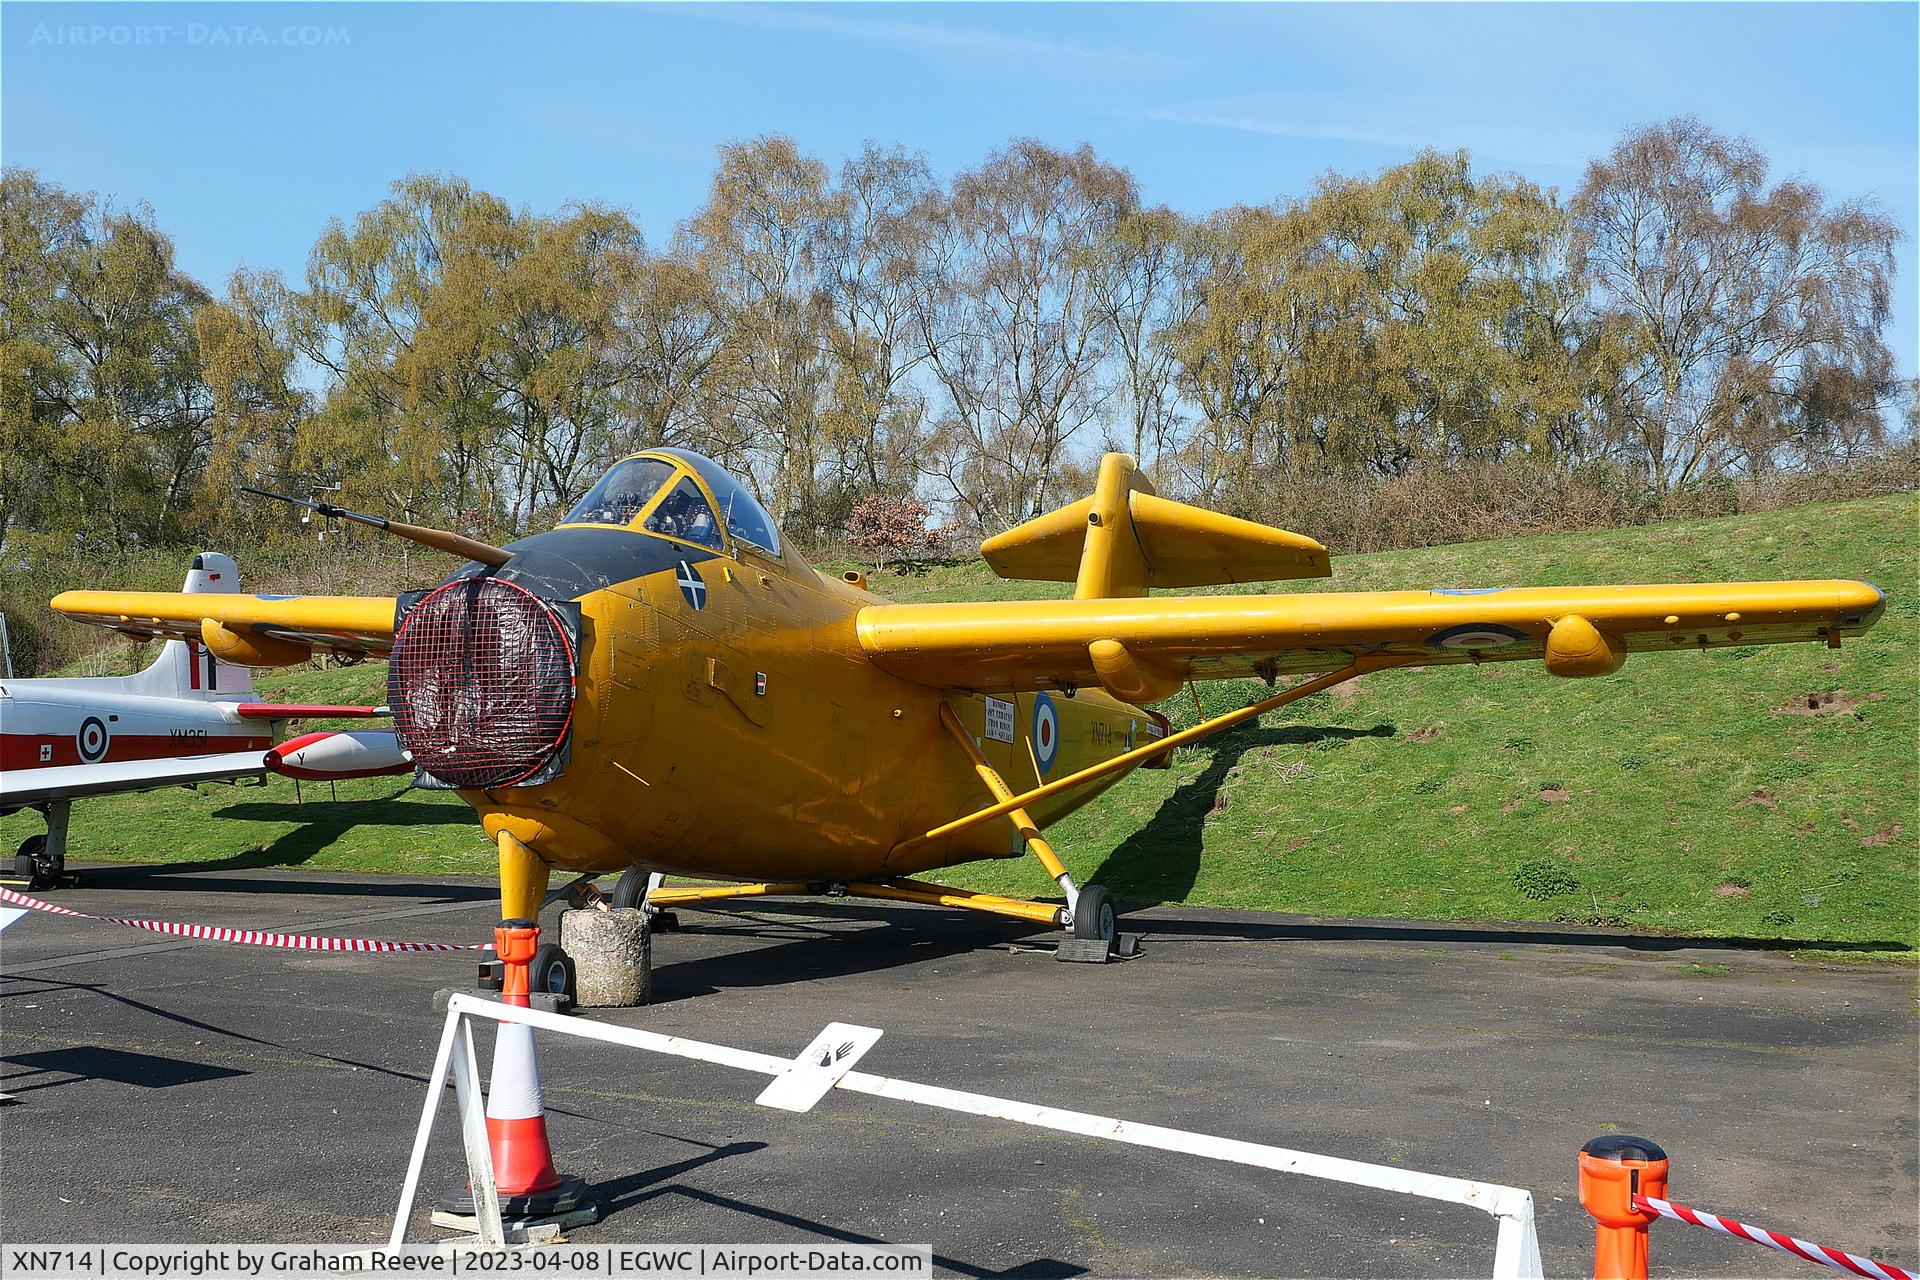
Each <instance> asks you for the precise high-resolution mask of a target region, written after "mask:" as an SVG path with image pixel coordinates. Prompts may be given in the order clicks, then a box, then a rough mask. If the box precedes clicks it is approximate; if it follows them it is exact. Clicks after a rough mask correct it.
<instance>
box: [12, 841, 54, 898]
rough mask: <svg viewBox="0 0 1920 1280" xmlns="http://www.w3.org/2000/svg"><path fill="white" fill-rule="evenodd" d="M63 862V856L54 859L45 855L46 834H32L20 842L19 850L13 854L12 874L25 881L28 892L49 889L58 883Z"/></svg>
mask: <svg viewBox="0 0 1920 1280" xmlns="http://www.w3.org/2000/svg"><path fill="white" fill-rule="evenodd" d="M65 863H66V859H65V858H60V859H58V860H55V859H53V858H50V857H48V856H47V838H46V836H44V835H32V836H28V837H27V838H26V839H25V840H22V841H21V842H20V849H19V852H17V853H15V854H14V856H13V874H14V875H15V876H17V877H18V878H20V879H22V880H25V881H26V882H27V892H29V893H32V892H34V891H35V890H38V889H51V888H53V887H54V886H55V885H57V884H59V883H60V873H61V871H63V870H64V869H65Z"/></svg>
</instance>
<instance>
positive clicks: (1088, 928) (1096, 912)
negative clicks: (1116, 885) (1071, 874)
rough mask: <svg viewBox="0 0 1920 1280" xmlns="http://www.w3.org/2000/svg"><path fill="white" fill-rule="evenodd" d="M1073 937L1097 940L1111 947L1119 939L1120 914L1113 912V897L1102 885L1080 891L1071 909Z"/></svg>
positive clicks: (1091, 886)
mask: <svg viewBox="0 0 1920 1280" xmlns="http://www.w3.org/2000/svg"><path fill="white" fill-rule="evenodd" d="M1073 936H1074V937H1076V938H1088V939H1093V938H1098V939H1102V940H1104V941H1105V942H1106V944H1107V945H1108V946H1109V947H1111V946H1113V945H1114V944H1115V943H1116V942H1117V941H1118V940H1119V937H1120V913H1119V912H1118V911H1116V910H1114V907H1113V897H1112V895H1111V894H1109V893H1108V892H1107V886H1105V885H1103V884H1090V885H1088V886H1086V887H1085V888H1083V889H1082V890H1080V900H1079V902H1077V903H1076V904H1075V905H1074V909H1073Z"/></svg>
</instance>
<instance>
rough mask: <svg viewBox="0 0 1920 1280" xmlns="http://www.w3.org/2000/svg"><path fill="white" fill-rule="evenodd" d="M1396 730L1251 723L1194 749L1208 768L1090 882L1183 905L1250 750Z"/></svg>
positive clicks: (1121, 894) (1140, 900)
mask: <svg viewBox="0 0 1920 1280" xmlns="http://www.w3.org/2000/svg"><path fill="white" fill-rule="evenodd" d="M1393 732H1394V729H1393V726H1392V725H1390V724H1377V725H1375V726H1373V728H1371V729H1345V728H1340V727H1338V726H1334V725H1309V724H1289V725H1259V726H1257V727H1256V726H1253V725H1248V726H1244V727H1241V728H1237V729H1229V730H1227V731H1226V732H1224V733H1221V734H1218V735H1216V736H1214V737H1213V738H1211V739H1209V740H1208V742H1207V744H1206V745H1205V746H1201V747H1198V748H1195V750H1198V751H1201V752H1204V753H1206V754H1207V756H1208V760H1207V767H1206V768H1205V769H1203V770H1201V771H1200V773H1199V775H1198V776H1197V777H1194V778H1191V779H1189V780H1188V781H1186V782H1183V783H1181V784H1180V786H1179V787H1178V788H1177V789H1176V790H1175V791H1174V793H1173V794H1172V795H1171V796H1168V797H1167V799H1166V802H1165V803H1164V804H1162V805H1161V806H1160V808H1159V810H1158V811H1157V812H1156V813H1155V814H1154V815H1153V817H1152V818H1150V819H1148V821H1147V824H1146V825H1145V826H1143V827H1141V828H1140V829H1139V830H1138V831H1135V832H1134V833H1133V834H1132V835H1130V836H1128V837H1127V838H1126V839H1125V840H1123V841H1122V842H1121V843H1120V846H1119V847H1118V848H1116V849H1115V850H1114V851H1113V852H1112V853H1110V854H1108V855H1107V858H1106V860H1105V861H1104V862H1102V863H1101V864H1100V869H1099V870H1097V871H1095V872H1094V873H1093V875H1092V876H1090V877H1089V878H1088V881H1089V883H1092V884H1103V885H1106V886H1107V888H1108V889H1110V890H1111V891H1112V892H1113V894H1114V896H1115V897H1116V898H1123V899H1125V900H1126V901H1127V902H1128V903H1129V904H1130V905H1141V904H1146V903H1161V902H1184V901H1185V900H1186V898H1187V895H1188V894H1190V893H1192V892H1193V886H1194V882H1195V881H1196V880H1198V879H1199V877H1200V859H1201V856H1202V854H1203V853H1204V835H1205V827H1206V821H1207V817H1208V815H1210V814H1211V813H1212V812H1213V811H1214V809H1215V808H1216V807H1217V806H1218V805H1219V803H1220V788H1221V787H1223V786H1224V785H1226V781H1227V776H1228V775H1229V774H1230V773H1232V772H1233V770H1234V769H1235V768H1236V767H1237V766H1238V765H1239V763H1240V759H1241V757H1242V756H1244V755H1246V753H1247V752H1249V751H1255V750H1259V749H1262V748H1265V747H1278V746H1294V747H1305V746H1312V745H1313V744H1315V743H1318V742H1328V741H1336V742H1337V741H1345V740H1348V739H1352V738H1390V737H1392V736H1393Z"/></svg>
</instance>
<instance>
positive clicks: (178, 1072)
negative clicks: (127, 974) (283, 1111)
mask: <svg viewBox="0 0 1920 1280" xmlns="http://www.w3.org/2000/svg"><path fill="white" fill-rule="evenodd" d="M0 1062H3V1063H6V1064H7V1065H8V1066H11V1067H24V1068H26V1069H25V1070H24V1071H14V1072H9V1073H7V1074H6V1075H4V1076H0V1085H5V1086H6V1089H5V1092H7V1093H11V1094H15V1095H19V1094H23V1093H31V1092H33V1091H34V1090H36V1089H51V1088H54V1087H56V1086H58V1085H63V1084H78V1083H79V1082H81V1081H83V1080H105V1081H109V1082H111V1083H114V1084H125V1085H136V1086H138V1087H139V1088H142V1089H169V1088H172V1087H173V1086H174V1085H179V1084H198V1083H200V1082H201V1081H204V1080H224V1079H227V1078H228V1077H231V1076H244V1075H249V1074H251V1073H250V1072H246V1071H240V1070H236V1069H235V1068H233V1067H216V1066H213V1065H212V1064H210V1063H205V1062H190V1061H188V1060H187V1059H185V1058H166V1057H162V1056H160V1055H158V1054H152V1053H133V1052H130V1051H128V1050H126V1049H108V1048H103V1047H102V1046H100V1045H73V1046H71V1047H69V1048H65V1049H43V1050H41V1051H39V1052H38V1053H16V1054H10V1055H8V1056H7V1057H4V1058H0ZM38 1075H62V1076H65V1077H67V1078H66V1079H63V1080H29V1082H28V1083H26V1084H21V1083H19V1082H20V1081H21V1080H22V1079H27V1078H29V1077H32V1076H38Z"/></svg>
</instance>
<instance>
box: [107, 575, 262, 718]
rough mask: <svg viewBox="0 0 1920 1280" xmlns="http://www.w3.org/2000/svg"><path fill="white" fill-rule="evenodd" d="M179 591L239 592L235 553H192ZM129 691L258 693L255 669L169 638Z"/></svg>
mask: <svg viewBox="0 0 1920 1280" xmlns="http://www.w3.org/2000/svg"><path fill="white" fill-rule="evenodd" d="M180 590H181V591H182V592H184V593H186V594H188V595H200V594H215V595H237V594H238V593H239V591H240V566H239V565H237V564H235V563H234V561H233V557H232V556H228V555H222V554H221V553H220V552H218V551H202V552H201V553H200V554H199V555H196V556H195V557H194V558H193V564H192V566H191V567H190V568H188V570H187V580H186V582H185V583H183V584H182V585H181V587H180ZM127 691H128V692H129V693H142V694H148V695H151V696H153V697H158V698H206V699H216V700H219V701H222V702H225V701H230V700H231V701H244V700H245V699H248V698H251V697H252V696H253V668H251V667H240V666H235V665H234V664H233V663H230V662H222V661H221V660H220V659H218V658H216V657H214V656H213V654H211V653H209V652H207V647H206V646H205V645H203V644H201V643H200V642H199V641H198V640H169V641H167V642H166V643H165V644H164V645H162V646H161V647H160V656H159V657H157V658H155V659H154V660H153V663H152V665H151V666H149V667H148V668H147V669H146V670H145V671H142V672H140V673H139V674H138V675H132V676H128V677H127Z"/></svg>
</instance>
